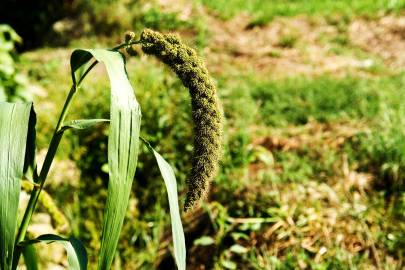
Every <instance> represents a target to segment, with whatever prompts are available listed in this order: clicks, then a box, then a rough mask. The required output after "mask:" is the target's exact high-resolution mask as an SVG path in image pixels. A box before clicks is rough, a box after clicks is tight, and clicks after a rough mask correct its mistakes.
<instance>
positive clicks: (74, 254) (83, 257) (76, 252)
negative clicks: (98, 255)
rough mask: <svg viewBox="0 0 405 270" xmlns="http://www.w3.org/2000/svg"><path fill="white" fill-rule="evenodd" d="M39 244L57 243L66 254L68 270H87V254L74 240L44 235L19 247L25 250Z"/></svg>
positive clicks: (76, 240) (77, 241)
mask: <svg viewBox="0 0 405 270" xmlns="http://www.w3.org/2000/svg"><path fill="white" fill-rule="evenodd" d="M39 242H44V243H47V244H51V243H54V242H56V243H59V244H62V245H63V246H64V247H65V249H66V253H67V258H68V264H69V269H71V270H86V269H87V252H86V249H85V248H84V246H83V245H82V243H81V242H80V241H79V240H78V239H76V238H74V237H70V238H63V237H61V236H58V235H54V234H44V235H41V236H39V237H38V238H36V239H32V240H28V241H25V242H22V243H21V244H20V246H24V247H25V248H26V247H27V246H29V245H32V244H36V243H39Z"/></svg>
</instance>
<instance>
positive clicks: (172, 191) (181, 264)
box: [140, 137, 186, 270]
mask: <svg viewBox="0 0 405 270" xmlns="http://www.w3.org/2000/svg"><path fill="white" fill-rule="evenodd" d="M140 138H141V140H142V141H143V142H144V143H145V145H146V146H147V147H148V149H149V150H150V151H151V152H152V153H153V155H154V156H155V159H156V161H157V164H158V167H159V170H160V173H161V174H162V177H163V180H164V182H165V186H166V190H167V197H168V199H169V208H170V218H171V222H172V235H173V247H174V257H175V259H176V264H177V268H178V269H179V270H185V269H186V242H185V237H184V230H183V224H182V223H181V217H180V210H179V203H178V202H179V198H178V196H177V181H176V176H175V175H174V172H173V169H172V167H171V166H170V164H169V163H168V162H167V161H166V160H165V159H164V158H163V157H162V156H161V155H160V154H159V153H158V152H156V151H155V149H153V147H152V146H151V145H150V143H149V142H148V141H146V140H145V139H144V138H142V137H140Z"/></svg>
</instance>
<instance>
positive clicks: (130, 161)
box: [71, 49, 141, 270]
mask: <svg viewBox="0 0 405 270" xmlns="http://www.w3.org/2000/svg"><path fill="white" fill-rule="evenodd" d="M89 54H91V55H93V56H94V58H96V60H97V61H98V62H100V63H103V64H104V65H105V67H106V69H107V73H108V76H109V78H110V84H111V108H110V111H111V112H110V129H109V130H110V131H109V138H108V166H109V176H110V179H109V182H108V197H107V203H106V207H105V212H104V225H103V232H102V237H101V248H100V254H99V265H98V269H102V270H105V269H110V267H111V264H112V261H113V258H114V255H115V250H116V248H117V244H118V240H119V235H120V232H121V228H122V223H123V221H124V217H125V212H126V209H127V206H128V202H129V196H130V192H131V186H132V182H133V179H134V176H135V169H136V164H137V159H138V145H139V129H140V124H141V111H140V107H139V104H138V102H137V101H136V99H135V96H134V92H133V89H132V86H131V84H130V82H129V80H128V77H127V73H126V70H125V64H124V59H123V57H122V55H121V54H120V53H118V52H114V51H109V50H101V49H96V50H86V51H84V50H77V51H75V52H74V53H73V54H72V58H74V61H71V62H72V63H73V64H72V75H73V77H75V74H76V73H75V72H76V70H77V69H79V68H80V66H82V65H83V64H85V63H87V62H88V61H89V60H90V59H89ZM74 80H75V79H74Z"/></svg>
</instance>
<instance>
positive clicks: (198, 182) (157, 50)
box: [140, 29, 222, 210]
mask: <svg viewBox="0 0 405 270" xmlns="http://www.w3.org/2000/svg"><path fill="white" fill-rule="evenodd" d="M140 43H141V45H142V50H143V52H145V53H146V54H150V55H154V56H156V57H157V58H158V59H159V60H161V61H162V62H163V63H165V64H166V65H168V66H169V67H170V68H171V69H172V70H173V71H174V72H175V73H176V74H177V76H178V77H179V78H180V80H181V81H182V83H183V85H184V86H185V87H187V88H188V90H189V93H190V97H191V108H192V118H193V123H194V153H193V159H192V168H191V172H190V174H189V177H188V179H187V185H188V192H187V198H186V201H185V204H184V209H185V210H188V209H190V208H191V207H192V206H193V205H194V204H195V203H196V202H197V201H198V200H200V198H201V197H204V196H206V193H207V191H208V189H209V183H210V182H211V180H212V179H213V177H215V175H216V173H217V170H218V162H219V159H220V156H221V145H222V120H221V119H222V113H221V109H220V104H219V100H218V96H217V93H216V87H215V85H214V82H213V81H212V79H211V77H210V76H209V74H208V70H207V69H206V67H205V65H204V63H203V62H202V61H201V59H200V58H199V57H198V56H197V54H196V52H195V51H194V50H193V49H192V48H190V47H188V46H187V45H185V44H184V43H182V42H181V40H180V38H179V37H178V36H177V35H174V34H167V35H164V34H161V33H159V32H156V31H153V30H149V29H146V30H144V31H143V32H142V34H141V38H140Z"/></svg>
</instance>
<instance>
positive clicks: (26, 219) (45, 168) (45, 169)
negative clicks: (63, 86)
mask: <svg viewBox="0 0 405 270" xmlns="http://www.w3.org/2000/svg"><path fill="white" fill-rule="evenodd" d="M96 64H97V61H94V62H93V63H92V64H91V65H90V66H89V67H88V68H87V70H86V71H85V72H84V73H83V75H82V76H81V78H80V79H79V81H78V82H77V84H76V85H72V87H71V88H70V91H69V94H68V96H67V98H66V101H65V104H64V105H63V109H62V112H61V114H60V116H59V119H58V123H57V124H56V127H55V131H54V133H53V136H52V139H51V142H50V144H49V148H48V152H47V153H46V156H45V160H44V163H43V165H42V168H41V172H40V174H39V177H38V180H37V184H38V185H36V186H34V189H33V191H32V193H31V196H30V200H29V201H28V205H27V208H26V209H25V212H24V216H23V219H22V221H21V225H20V227H19V229H18V232H17V236H16V241H15V244H14V255H13V266H12V269H16V268H17V265H18V261H19V259H20V256H21V251H22V250H21V248H20V247H19V246H18V244H19V243H20V242H22V241H24V239H25V235H26V233H27V229H28V225H29V223H30V221H31V217H32V214H33V213H34V210H35V207H36V205H37V202H38V198H39V195H40V194H41V191H42V189H43V187H44V183H45V180H46V178H47V176H48V173H49V169H50V168H51V165H52V161H53V159H54V157H55V154H56V151H57V149H58V146H59V143H60V141H61V139H62V136H63V129H62V127H63V122H64V120H65V118H66V115H67V113H68V111H69V107H70V104H71V103H72V100H73V97H74V95H75V94H76V91H77V89H78V88H79V86H80V84H81V82H82V81H83V79H84V78H85V77H86V76H87V74H88V73H89V72H90V70H91V69H93V67H94V66H95V65H96Z"/></svg>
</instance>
